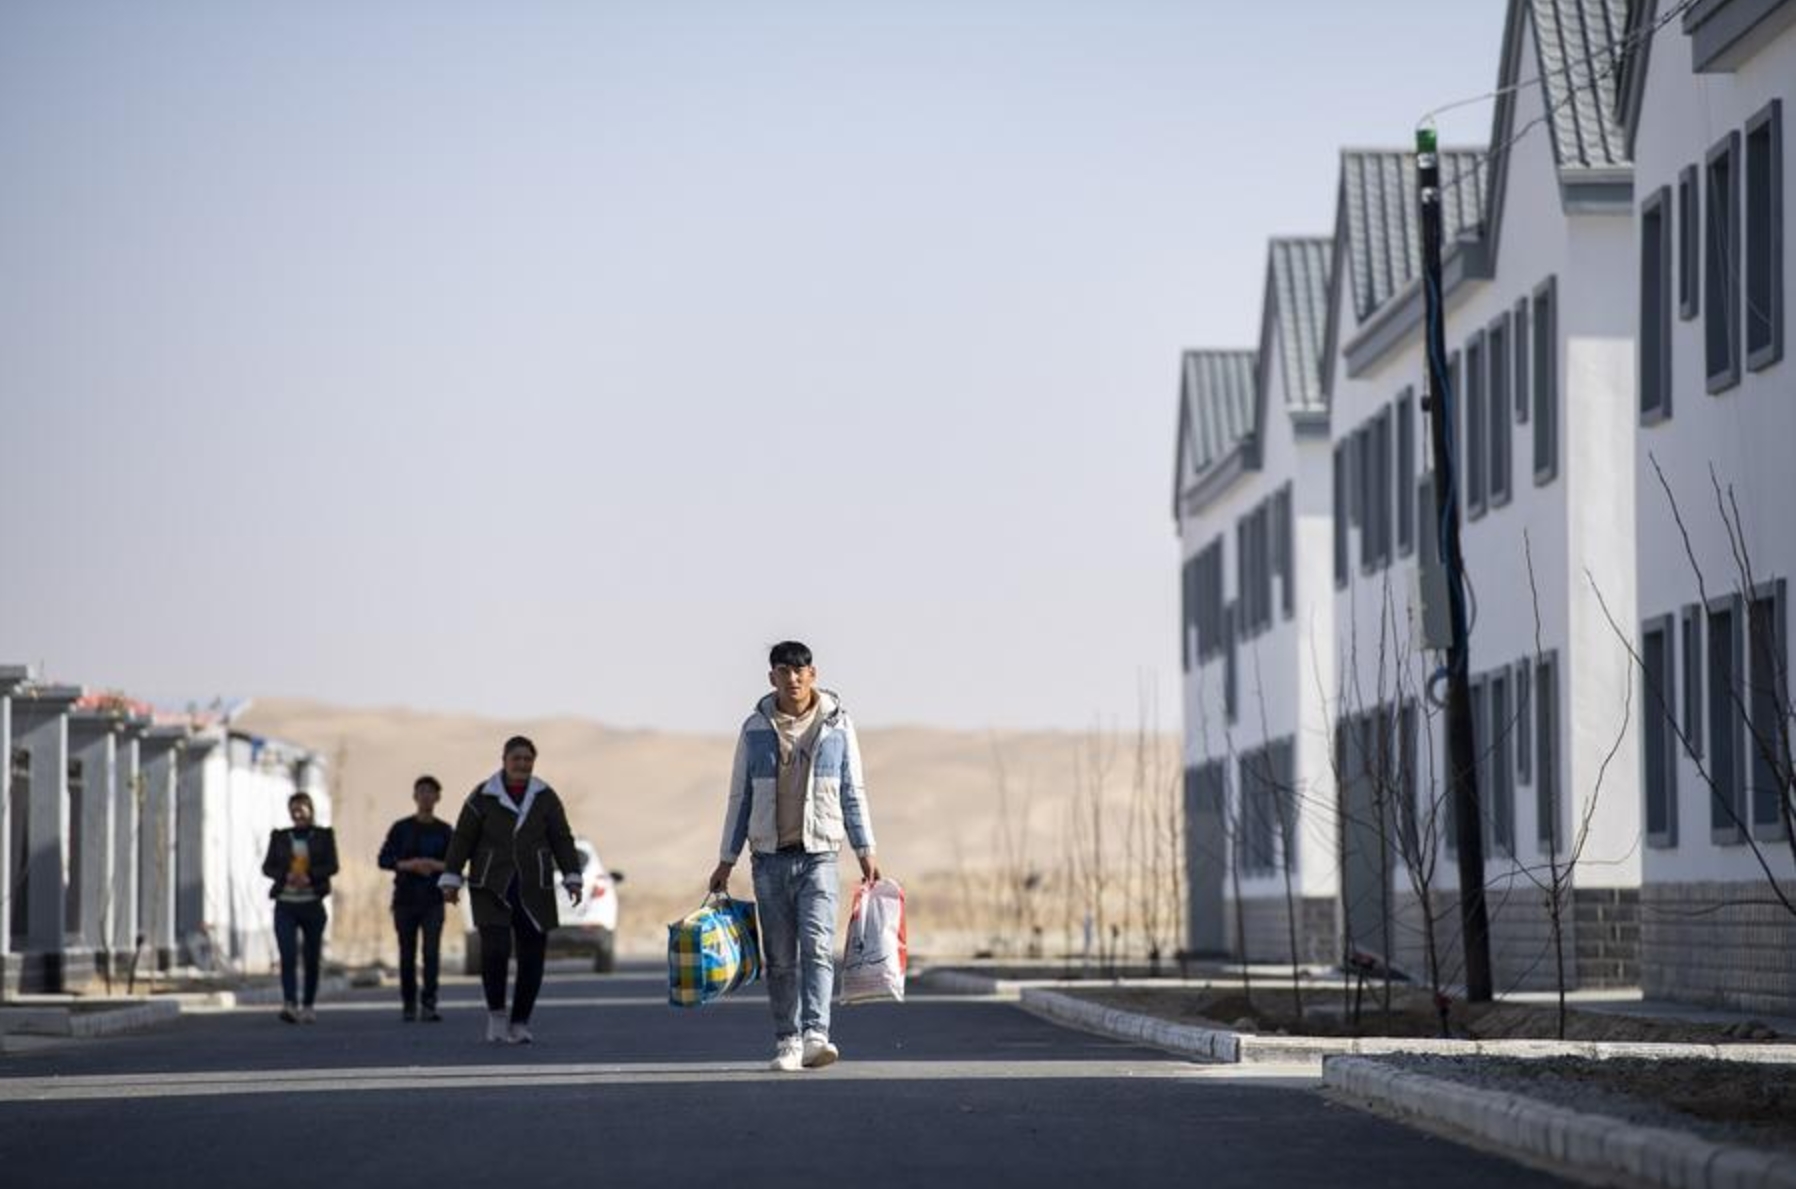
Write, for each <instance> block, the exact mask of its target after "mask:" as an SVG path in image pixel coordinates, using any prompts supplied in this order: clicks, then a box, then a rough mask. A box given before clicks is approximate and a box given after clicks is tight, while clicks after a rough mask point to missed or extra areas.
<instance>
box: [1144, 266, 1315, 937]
mask: <svg viewBox="0 0 1796 1189" xmlns="http://www.w3.org/2000/svg"><path fill="white" fill-rule="evenodd" d="M1331 257H1332V252H1331V248H1330V245H1329V242H1328V241H1327V240H1326V239H1315V238H1312V239H1278V240H1274V241H1273V242H1272V244H1271V246H1270V250H1269V252H1268V258H1267V264H1266V280H1265V292H1264V300H1263V306H1262V316H1261V327H1260V342H1259V346H1258V348H1257V349H1256V350H1236V351H1190V352H1187V353H1186V355H1185V358H1184V366H1183V378H1182V383H1181V385H1180V393H1179V439H1178V448H1177V464H1176V480H1175V487H1174V495H1173V502H1174V507H1173V514H1174V519H1175V522H1176V524H1177V526H1178V532H1179V539H1180V550H1181V557H1182V559H1183V570H1182V573H1183V579H1182V585H1183V595H1184V597H1183V600H1182V602H1183V607H1184V619H1183V631H1182V639H1183V658H1182V663H1183V668H1184V703H1185V726H1186V730H1185V766H1186V772H1185V790H1186V792H1185V803H1186V813H1187V820H1188V822H1189V823H1190V827H1189V830H1188V834H1187V848H1188V850H1187V874H1188V889H1189V901H1188V919H1189V938H1188V947H1189V948H1191V949H1193V950H1195V951H1198V952H1243V951H1244V952H1245V953H1246V954H1247V955H1249V956H1250V957H1253V958H1256V959H1288V958H1289V957H1290V956H1291V954H1292V952H1293V947H1295V950H1296V954H1297V958H1298V960H1299V961H1302V962H1305V963H1312V962H1331V961H1333V960H1334V959H1335V958H1336V957H1337V956H1338V951H1337V949H1336V938H1337V928H1336V920H1335V915H1336V913H1335V891H1334V851H1335V847H1334V843H1333V836H1334V830H1335V826H1334V820H1333V815H1332V812H1331V810H1330V806H1331V805H1332V803H1333V781H1332V778H1331V774H1330V770H1329V764H1328V737H1329V726H1328V722H1327V718H1326V715H1325V713H1324V708H1323V705H1322V703H1321V702H1320V701H1318V700H1317V699H1315V698H1312V697H1306V696H1305V690H1306V689H1309V688H1312V687H1313V685H1314V683H1315V679H1316V678H1315V672H1314V666H1313V662H1314V659H1315V658H1317V657H1318V656H1320V657H1321V658H1322V661H1323V663H1324V665H1326V664H1327V653H1328V646H1327V641H1328V640H1329V638H1330V630H1329V628H1330V616H1331V614H1332V605H1333V600H1332V598H1331V597H1330V594H1329V586H1328V570H1327V564H1326V547H1327V540H1328V532H1329V524H1330V518H1331V515H1332V510H1331V504H1330V501H1331V498H1332V494H1331V492H1330V489H1329V484H1328V432H1327V431H1328V417H1327V410H1326V407H1325V406H1324V405H1323V403H1322V399H1321V396H1322V394H1321V366H1320V365H1321V357H1322V330H1323V327H1324V325H1325V321H1326V312H1327V295H1328V278H1329V271H1330V267H1331ZM1323 680H1324V684H1326V680H1327V679H1326V675H1324V678H1323Z"/></svg>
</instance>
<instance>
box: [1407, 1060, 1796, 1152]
mask: <svg viewBox="0 0 1796 1189" xmlns="http://www.w3.org/2000/svg"><path fill="white" fill-rule="evenodd" d="M1398 1063H1400V1064H1403V1065H1404V1066H1406V1067H1408V1068H1412V1069H1415V1070H1416V1071H1417V1072H1419V1073H1427V1074H1431V1075H1433V1076H1436V1077H1446V1078H1450V1079H1453V1080H1455V1081H1465V1082H1470V1083H1472V1084H1475V1085H1478V1086H1481V1087H1484V1088H1487V1089H1493V1090H1504V1091H1508V1092H1511V1093H1521V1094H1526V1095H1528V1096H1529V1097H1531V1098H1541V1099H1545V1100H1547V1101H1549V1102H1555V1103H1558V1104H1560V1105H1563V1106H1566V1107H1570V1108H1573V1109H1576V1110H1580V1111H1585V1112H1588V1113H1592V1114H1600V1115H1610V1116H1613V1117H1619V1118H1626V1119H1628V1120H1629V1121H1631V1122H1634V1123H1638V1124H1642V1125H1646V1126H1659V1127H1667V1126H1668V1127H1673V1128H1676V1129H1679V1130H1685V1129H1688V1130H1692V1131H1696V1132H1697V1133H1699V1134H1701V1135H1704V1136H1706V1137H1707V1138H1709V1139H1712V1140H1716V1141H1718V1142H1726V1143H1741V1144H1750V1145H1753V1146H1757V1147H1777V1148H1784V1149H1789V1150H1792V1151H1796V1066H1791V1065H1764V1064H1757V1063H1750V1062H1744V1061H1704V1060H1681V1059H1680V1060H1635V1059H1632V1058H1629V1059H1622V1060H1608V1061H1592V1060H1588V1059H1585V1058H1578V1057H1551V1058H1538V1059H1515V1058H1489V1057H1481V1058H1471V1059H1464V1058H1448V1059H1434V1058H1402V1059H1399V1062H1398Z"/></svg>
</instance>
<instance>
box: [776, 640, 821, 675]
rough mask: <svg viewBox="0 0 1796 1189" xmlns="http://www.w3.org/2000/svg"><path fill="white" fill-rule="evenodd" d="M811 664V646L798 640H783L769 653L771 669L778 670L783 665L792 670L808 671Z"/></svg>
mask: <svg viewBox="0 0 1796 1189" xmlns="http://www.w3.org/2000/svg"><path fill="white" fill-rule="evenodd" d="M811 664H812V661H811V648H810V645H808V644H800V643H799V642H798V641H797V640H781V641H780V642H779V643H778V644H775V645H774V646H773V647H772V648H771V649H769V650H768V652H767V667H768V668H769V669H777V668H779V667H780V666H781V665H785V666H786V667H788V668H792V669H808V668H810V666H811Z"/></svg>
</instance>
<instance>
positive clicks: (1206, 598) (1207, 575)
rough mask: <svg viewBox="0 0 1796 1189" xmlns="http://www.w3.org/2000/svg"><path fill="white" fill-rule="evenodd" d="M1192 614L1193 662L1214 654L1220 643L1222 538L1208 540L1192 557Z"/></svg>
mask: <svg viewBox="0 0 1796 1189" xmlns="http://www.w3.org/2000/svg"><path fill="white" fill-rule="evenodd" d="M1192 563H1193V569H1194V573H1193V574H1192V598H1193V599H1194V600H1195V603H1196V606H1195V610H1194V611H1193V616H1194V618H1195V621H1196V627H1197V663H1198V664H1200V665H1201V664H1203V663H1204V662H1206V661H1208V660H1210V659H1211V658H1213V657H1215V656H1216V655H1217V653H1219V652H1221V651H1222V646H1223V638H1222V637H1223V622H1222V614H1223V596H1222V538H1221V537H1220V536H1217V537H1213V538H1211V540H1210V543H1209V544H1208V545H1206V546H1204V547H1203V549H1202V550H1200V551H1199V552H1198V554H1197V556H1196V557H1195V558H1193V559H1192Z"/></svg>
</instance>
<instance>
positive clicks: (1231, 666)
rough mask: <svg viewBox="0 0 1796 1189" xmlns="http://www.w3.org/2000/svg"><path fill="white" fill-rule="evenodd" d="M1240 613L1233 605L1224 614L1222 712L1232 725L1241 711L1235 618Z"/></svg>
mask: <svg viewBox="0 0 1796 1189" xmlns="http://www.w3.org/2000/svg"><path fill="white" fill-rule="evenodd" d="M1238 613H1239V612H1238V610H1237V608H1236V607H1235V605H1234V604H1233V603H1231V604H1229V606H1228V607H1227V608H1226V609H1225V610H1224V611H1223V613H1222V628H1223V634H1224V637H1225V640H1226V642H1225V643H1224V644H1223V653H1222V712H1223V716H1224V717H1225V718H1226V719H1227V720H1228V721H1229V722H1230V723H1233V722H1234V721H1235V717H1236V714H1237V712H1238V710H1239V705H1238V702H1237V698H1236V693H1237V689H1236V687H1237V685H1238V680H1237V677H1238V675H1237V674H1236V672H1235V669H1236V658H1237V656H1238V655H1239V648H1238V644H1237V641H1236V639H1235V636H1236V632H1235V616H1236V615H1237V614H1238Z"/></svg>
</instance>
